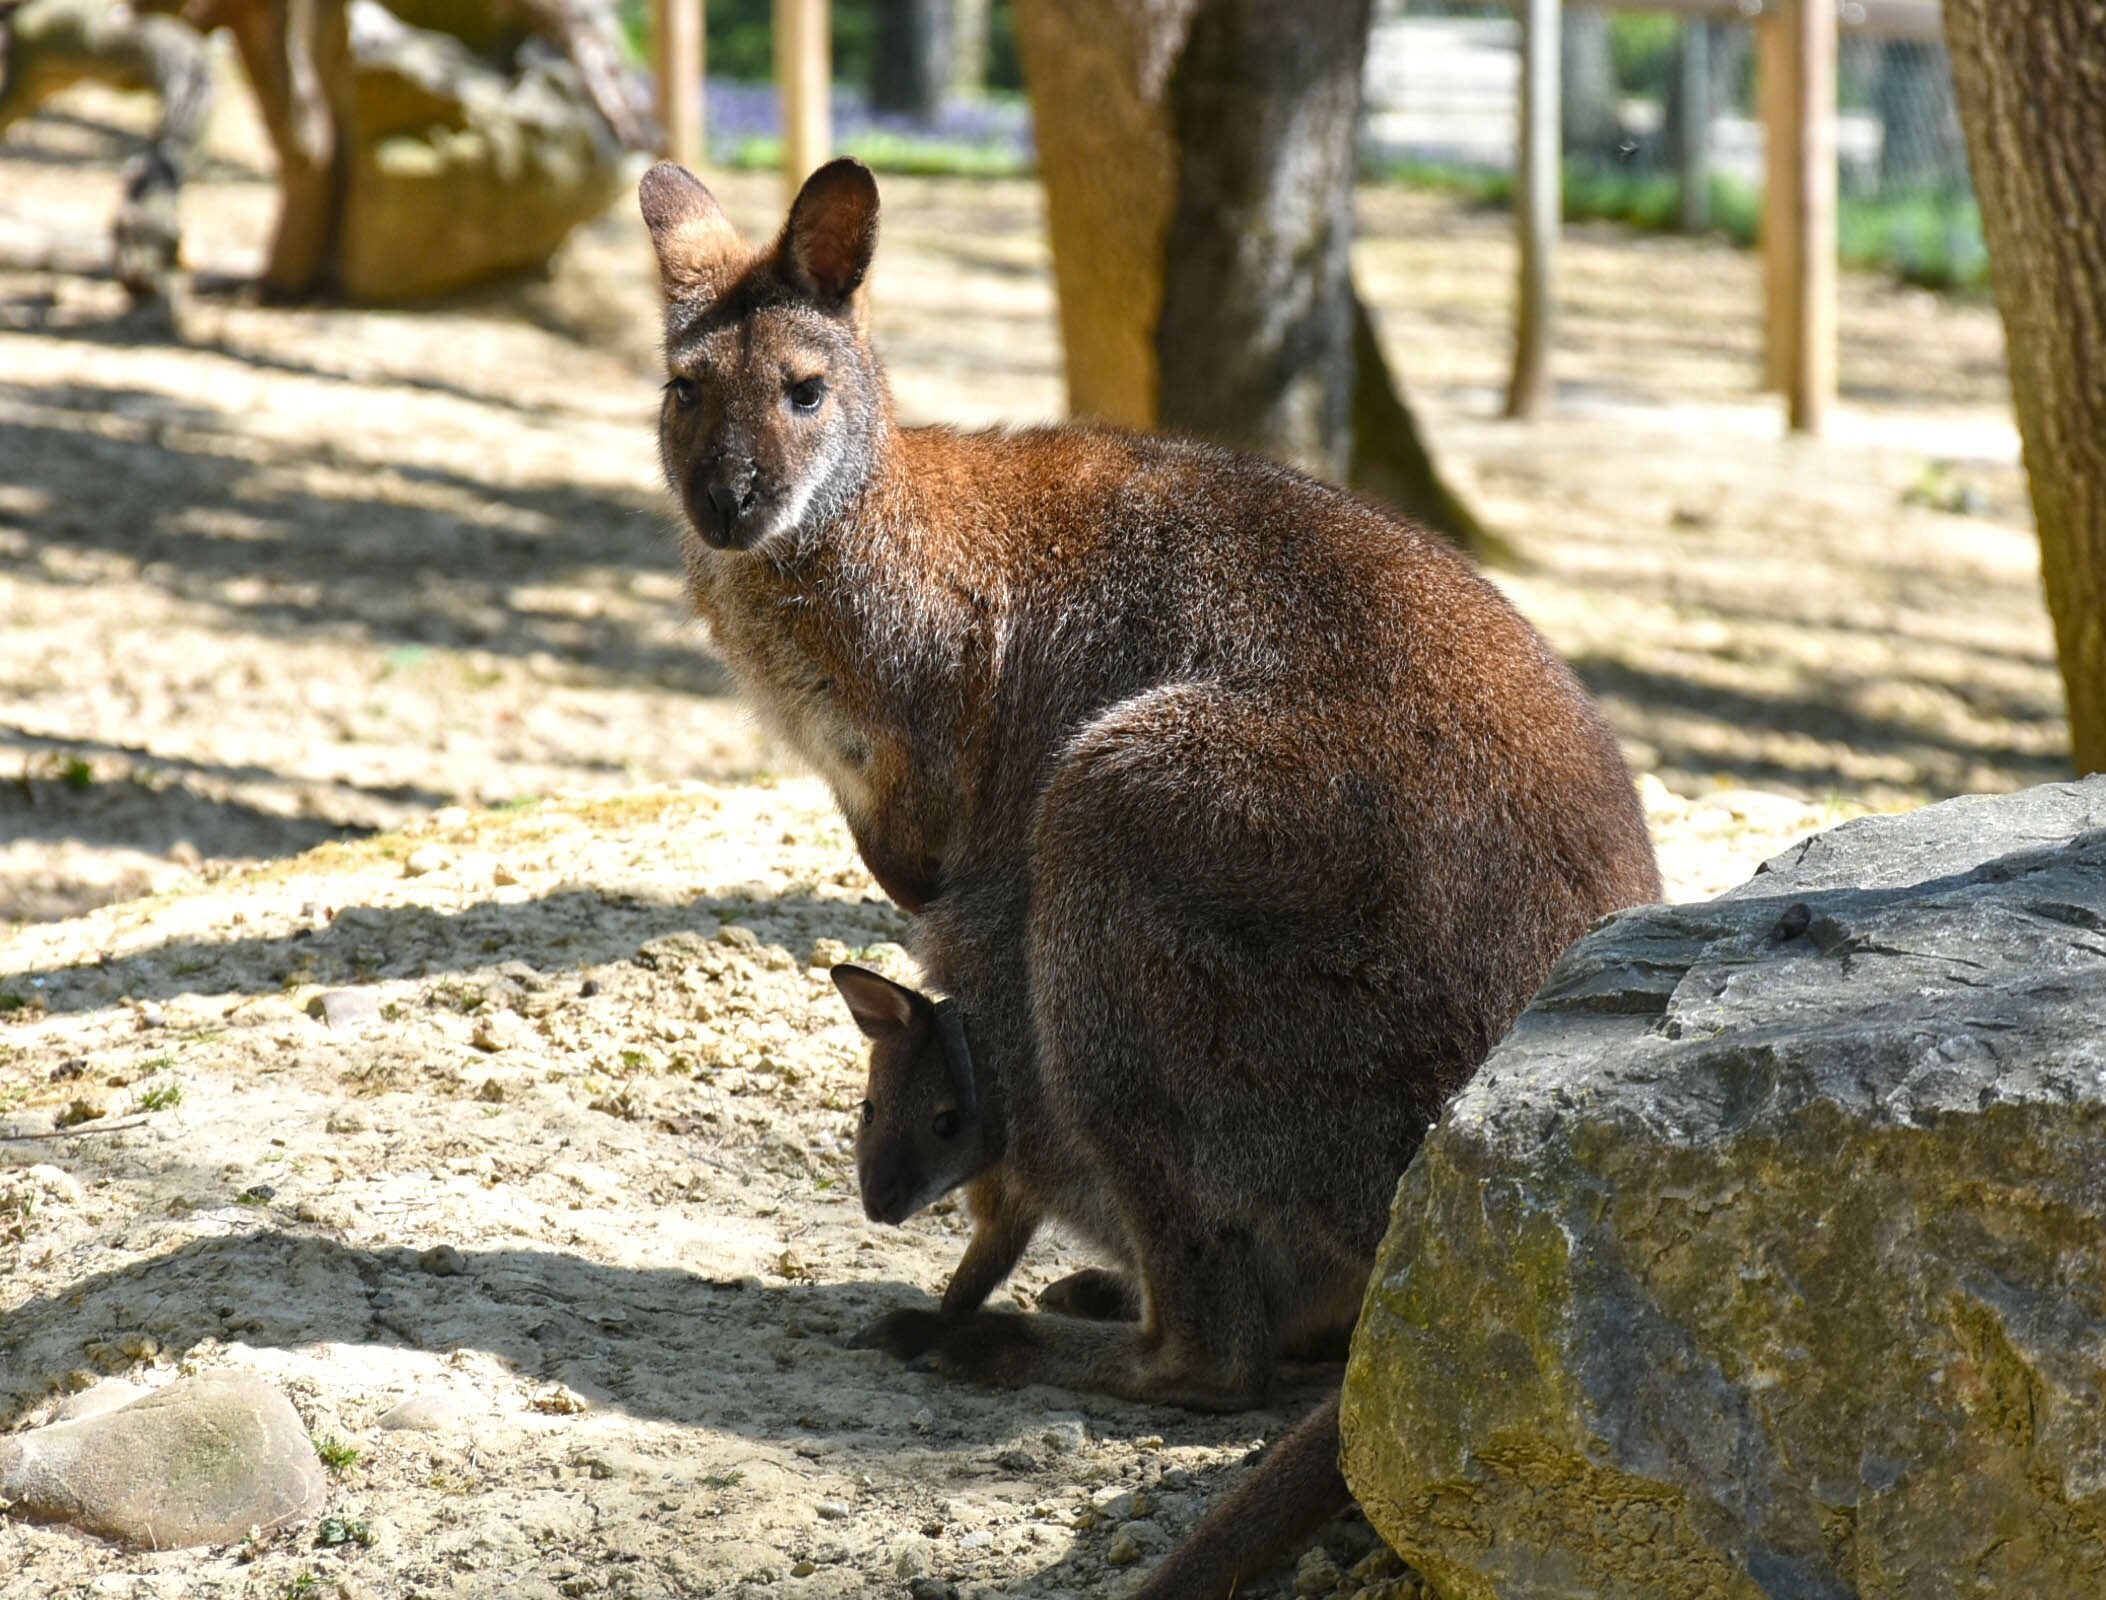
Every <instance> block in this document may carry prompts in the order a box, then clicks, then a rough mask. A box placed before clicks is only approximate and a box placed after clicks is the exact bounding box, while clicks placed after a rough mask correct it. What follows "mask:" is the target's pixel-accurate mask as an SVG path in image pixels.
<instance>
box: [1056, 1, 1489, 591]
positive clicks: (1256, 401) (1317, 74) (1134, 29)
mask: <svg viewBox="0 0 2106 1600" xmlns="http://www.w3.org/2000/svg"><path fill="white" fill-rule="evenodd" d="M1016 20H1017V41H1018V45H1019V47H1020V49H1021V52H1022V54H1023V58H1024V68H1025V73H1026V76H1027V78H1028V79H1029V82H1030V85H1031V92H1032V104H1033V110H1034V114H1035V117H1036V126H1037V134H1038V145H1039V165H1040V170H1041V172H1042V173H1043V174H1044V179H1045V186H1046V209H1047V216H1048V224H1049V229H1050V231H1051V234H1052V239H1053V264H1054V277H1055V280H1056V283H1057V285H1058V288H1059V292H1060V315H1061V333H1062V339H1063V342H1064V344H1065V346H1066V352H1067V364H1068V400H1069V405H1070V407H1071V409H1072V410H1073V411H1074V412H1075V413H1076V414H1077V415H1079V416H1084V417H1093V418H1098V419H1101V420H1108V421H1114V422H1121V423H1125V424H1126V425H1128V426H1130V427H1139V428H1148V427H1158V426H1161V427H1170V428H1179V429H1185V430H1189V431H1192V432H1197V433H1203V434H1206V435H1208V436H1209V437H1213V438H1217V439H1222V440H1224V441H1226V442H1228V443H1232V444H1237V445H1241V446H1244V447H1246V448H1249V449H1254V450H1259V451H1262V452H1265V453H1267V454H1270V455H1273V456H1276V457H1279V458H1281V459H1284V460H1289V461H1293V462H1295V463H1296V464H1297V465H1300V466H1303V467H1306V468H1308V469H1310V470H1311V471H1314V472H1318V473H1320V474H1323V475H1325V476H1327V477H1331V478H1333V479H1343V480H1347V481H1350V482H1352V483H1353V484H1354V485H1355V486H1356V487H1360V488H1363V489H1365V490H1367V491H1368V492H1370V493H1374V494H1379V495H1380V496H1381V497H1382V498H1384V499H1387V500H1389V501H1390V502H1391V503H1393V504H1395V505H1397V506H1398V507H1399V508H1400V509H1402V510H1404V511H1405V512H1406V513H1408V514H1409V515H1411V516H1414V517H1416V518H1418V519H1419V520H1420V521H1422V522H1424V523H1426V524H1427V525H1428V526H1430V527H1433V528H1435V529H1437V530H1438V531H1440V532H1442V533H1444V534H1446V535H1448V536H1449V537H1450V538H1452V539H1454V540H1455V541H1456V542H1457V543H1459V544H1462V545H1464V546H1465V547H1466V548H1469V549H1472V550H1473V551H1476V552H1478V553H1480V554H1484V553H1504V552H1503V551H1502V550H1500V549H1499V547H1497V546H1496V544H1495V541H1493V540H1492V539H1491V537H1490V536H1489V535H1487V534H1486V533H1485V531H1484V530H1483V529H1482V528H1481V527H1479V525H1478V524H1477V522H1476V520H1475V519H1474V518H1473V517H1471V515H1470V514H1469V512H1468V510H1467V508H1465V507H1464V506H1463V505H1462V504H1461V503H1460V502H1459V501H1458V500H1457V499H1456V498H1455V496H1454V495H1453V494H1452V493H1451V492H1450V491H1449V490H1448V489H1447V487H1446V485H1445V484H1443V483H1442V482H1441V480H1440V478H1439V475H1438V474H1437V473H1436V472H1435V470H1434V468H1433V464H1432V461H1431V459H1430V458H1429V457H1428V456H1427V454H1426V451H1425V448H1424V446H1423V445H1422V444H1421V442H1420V440H1419V437H1418V433H1417V429H1416V427H1415V426H1414V424H1413V421H1412V417H1411V414H1410V412H1409V411H1408V410H1407V409H1406V408H1405V406H1404V404H1403V402H1402V400H1401V399H1400V398H1399V397H1398V395H1397V393H1396V390H1395V387H1394V385H1393V384H1392V383H1391V381H1390V376H1389V371H1388V368H1387V365H1386V363H1384V362H1383V361H1382V359H1381V349H1380V346H1379V344H1378V343H1377V341H1376V339H1375V330H1374V326H1373V324H1372V322H1371V321H1370V320H1369V318H1368V316H1367V314H1366V311H1365V309H1364V308H1363V307H1362V306H1361V305H1360V304H1359V301H1358V298H1357V296H1356V294H1355V292H1354V289H1353V281H1352V273H1351V262H1350V247H1351V244H1352V230H1353V223H1352V180H1353V169H1354V134H1355V130H1356V127H1357V123H1358V117H1359V106H1360V69H1361V64H1362V61H1363V59H1364V57H1365V54H1366V48H1367V28H1368V21H1369V0H1339V3H1336V4H1327V5H1324V6H1317V7H1309V6H1305V5H1302V4H1299V3H1297V0H1018V3H1017V15H1016Z"/></svg>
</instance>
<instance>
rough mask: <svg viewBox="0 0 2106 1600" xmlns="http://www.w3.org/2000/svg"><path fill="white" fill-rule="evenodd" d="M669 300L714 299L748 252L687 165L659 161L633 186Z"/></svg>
mask: <svg viewBox="0 0 2106 1600" xmlns="http://www.w3.org/2000/svg"><path fill="white" fill-rule="evenodd" d="M636 199H637V202H638V204H640V205H641V206H642V207H643V219H644V225H645V226H646V227H648V228H649V229H650V230H651V244H652V246H653V248H655V249H656V250H657V252H658V276H659V278H660V280H661V281H662V283H663V284H664V287H665V296H666V298H667V299H668V300H714V299H715V298H716V297H717V296H718V295H719V294H721V293H723V291H724V288H725V286H726V285H727V284H728V283H729V282H730V281H731V278H732V275H733V274H734V273H736V272H737V271H738V269H739V268H740V267H741V266H743V265H744V264H745V261H746V257H747V256H748V254H749V253H750V252H749V250H748V247H747V244H746V241H745V240H744V239H742V238H740V237H739V230H738V229H736V228H734V227H733V226H732V225H731V219H730V218H729V217H727V216H725V215H724V208H723V207H722V206H720V205H718V204H717V197H716V196H715V195H713V194H711V193H710V192H709V191H708V190H707V189H705V188H704V187H703V186H702V180H701V179H699V178H697V177H696V176H695V175H694V174H693V173H692V172H690V171H688V170H687V168H685V167H682V166H676V165H674V164H673V163H672V162H670V161H661V162H659V163H658V165H657V166H655V167H653V168H652V169H651V170H650V171H649V172H646V173H645V174H644V175H643V182H642V183H640V184H638V185H637V186H636Z"/></svg>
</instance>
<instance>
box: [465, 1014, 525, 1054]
mask: <svg viewBox="0 0 2106 1600" xmlns="http://www.w3.org/2000/svg"><path fill="white" fill-rule="evenodd" d="M525 1037H526V1033H525V1030H524V1029H523V1028H522V1027H521V1025H520V1022H519V1019H518V1018H517V1017H514V1016H513V1015H511V1013H509V1012H505V1011H498V1012H493V1013H491V1014H490V1015H488V1016H483V1017H478V1018H476V1020H475V1032H474V1034H473V1035H472V1036H471V1038H470V1042H471V1043H472V1044H473V1045H474V1046H475V1047H476V1049H478V1050H487V1051H497V1050H512V1049H516V1048H518V1046H519V1045H520V1043H521V1042H522V1041H523V1040H524V1039H525Z"/></svg>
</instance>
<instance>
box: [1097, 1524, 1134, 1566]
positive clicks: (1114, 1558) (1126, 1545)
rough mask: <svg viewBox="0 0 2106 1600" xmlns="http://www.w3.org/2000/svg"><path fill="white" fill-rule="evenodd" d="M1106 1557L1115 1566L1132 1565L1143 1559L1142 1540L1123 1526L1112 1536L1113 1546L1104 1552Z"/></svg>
mask: <svg viewBox="0 0 2106 1600" xmlns="http://www.w3.org/2000/svg"><path fill="white" fill-rule="evenodd" d="M1104 1559H1105V1560H1107V1561H1109V1562H1110V1563H1111V1564H1112V1565H1113V1566H1115V1567H1130V1566H1132V1565H1133V1564H1134V1563H1135V1562H1136V1561H1138V1560H1140V1559H1141V1542H1140V1541H1139V1540H1138V1539H1136V1538H1135V1537H1134V1536H1133V1535H1132V1534H1130V1533H1128V1532H1127V1531H1126V1530H1125V1529H1124V1528H1121V1529H1120V1530H1119V1531H1118V1532H1117V1533H1116V1534H1114V1535H1113V1536H1112V1542H1111V1548H1110V1549H1109V1550H1107V1551H1105V1552H1104Z"/></svg>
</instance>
